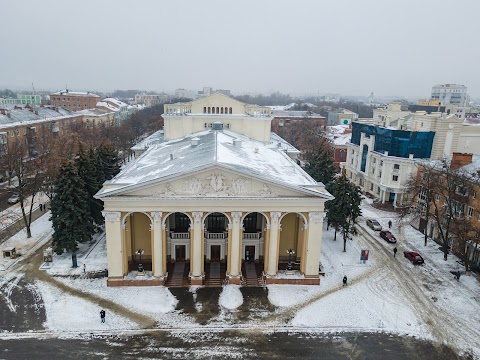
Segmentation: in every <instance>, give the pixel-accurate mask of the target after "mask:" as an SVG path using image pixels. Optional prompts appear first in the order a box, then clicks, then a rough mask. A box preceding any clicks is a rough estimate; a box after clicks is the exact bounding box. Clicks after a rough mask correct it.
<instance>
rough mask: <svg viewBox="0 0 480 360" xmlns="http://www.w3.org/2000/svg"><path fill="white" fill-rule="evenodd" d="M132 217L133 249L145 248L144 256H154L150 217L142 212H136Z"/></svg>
mask: <svg viewBox="0 0 480 360" xmlns="http://www.w3.org/2000/svg"><path fill="white" fill-rule="evenodd" d="M130 219H131V226H130V228H132V226H133V229H134V231H133V232H132V238H133V239H132V244H133V249H132V250H133V251H137V250H138V249H143V250H144V251H145V253H144V256H152V242H151V238H150V219H149V218H148V216H147V215H145V214H142V213H134V214H133V216H132V217H131V218H130Z"/></svg>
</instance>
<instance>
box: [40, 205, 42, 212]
mask: <svg viewBox="0 0 480 360" xmlns="http://www.w3.org/2000/svg"><path fill="white" fill-rule="evenodd" d="M42 211H43V204H40V212H42Z"/></svg>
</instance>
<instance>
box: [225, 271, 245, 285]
mask: <svg viewBox="0 0 480 360" xmlns="http://www.w3.org/2000/svg"><path fill="white" fill-rule="evenodd" d="M226 279H227V283H228V284H229V285H230V284H232V285H242V279H243V277H242V274H241V273H240V274H239V275H230V274H227V277H226Z"/></svg>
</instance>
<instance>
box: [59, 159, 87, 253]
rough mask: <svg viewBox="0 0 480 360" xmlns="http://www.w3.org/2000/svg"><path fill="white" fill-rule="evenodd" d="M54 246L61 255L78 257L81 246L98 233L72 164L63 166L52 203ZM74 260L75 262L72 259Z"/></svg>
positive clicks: (81, 182) (83, 188)
mask: <svg viewBox="0 0 480 360" xmlns="http://www.w3.org/2000/svg"><path fill="white" fill-rule="evenodd" d="M51 214H52V215H51V218H50V220H51V221H52V226H53V230H54V233H53V237H52V242H53V245H54V247H55V252H56V253H57V254H62V253H63V252H64V251H67V252H72V253H75V252H76V251H77V249H78V247H77V244H78V243H84V242H87V241H89V240H90V239H91V237H92V235H93V233H94V229H93V222H92V220H93V219H92V217H91V216H90V211H89V204H88V193H87V191H86V190H85V183H84V181H83V179H82V178H81V177H80V176H78V172H77V169H76V168H75V166H74V165H73V163H71V162H69V163H66V164H64V165H63V166H62V168H61V169H60V173H59V176H58V178H57V181H56V182H55V190H54V196H53V199H52V201H51ZM72 260H73V258H72Z"/></svg>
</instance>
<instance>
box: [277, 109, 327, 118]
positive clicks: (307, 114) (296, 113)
mask: <svg viewBox="0 0 480 360" xmlns="http://www.w3.org/2000/svg"><path fill="white" fill-rule="evenodd" d="M272 116H273V117H292V118H316V119H325V117H323V116H322V115H320V114H316V113H314V112H311V111H301V110H274V109H272Z"/></svg>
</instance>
